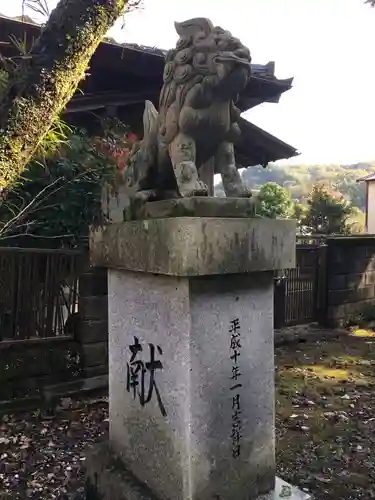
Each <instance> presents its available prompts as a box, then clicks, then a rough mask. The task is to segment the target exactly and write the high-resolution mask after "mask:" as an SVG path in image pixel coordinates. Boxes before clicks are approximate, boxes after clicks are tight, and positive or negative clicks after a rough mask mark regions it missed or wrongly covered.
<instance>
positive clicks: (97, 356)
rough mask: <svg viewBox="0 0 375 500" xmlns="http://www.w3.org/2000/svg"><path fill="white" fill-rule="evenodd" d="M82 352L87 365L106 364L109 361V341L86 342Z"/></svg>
mask: <svg viewBox="0 0 375 500" xmlns="http://www.w3.org/2000/svg"><path fill="white" fill-rule="evenodd" d="M82 354H83V363H84V365H85V367H91V366H100V365H105V364H107V363H108V343H107V342H98V343H96V344H84V345H83V346H82Z"/></svg>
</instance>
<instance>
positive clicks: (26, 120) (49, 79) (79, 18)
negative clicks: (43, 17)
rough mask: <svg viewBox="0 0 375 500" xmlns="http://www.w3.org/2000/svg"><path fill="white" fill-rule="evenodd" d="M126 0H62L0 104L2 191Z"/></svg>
mask: <svg viewBox="0 0 375 500" xmlns="http://www.w3.org/2000/svg"><path fill="white" fill-rule="evenodd" d="M126 3H127V0H60V2H59V4H58V5H57V7H56V8H55V10H54V11H53V12H52V14H51V16H50V18H49V20H48V21H47V24H46V25H45V27H44V29H43V30H42V33H41V35H40V37H39V39H38V40H37V42H36V44H35V46H34V48H33V49H32V52H31V54H30V55H31V58H30V64H29V66H28V69H26V71H25V70H23V71H22V72H21V71H19V72H18V74H17V72H16V75H15V77H14V78H12V81H11V82H10V86H9V88H8V90H7V93H6V94H5V97H4V99H3V100H2V102H1V107H0V193H1V192H2V191H3V190H5V191H6V188H7V187H9V186H10V185H11V184H12V183H13V182H14V181H15V180H16V179H17V178H18V177H19V176H20V174H22V172H23V171H24V169H25V166H26V165H27V163H28V162H29V160H30V159H31V157H32V156H33V154H34V153H35V151H36V149H37V148H38V145H39V143H40V141H41V140H42V139H43V137H44V136H45V134H46V133H47V132H48V130H49V129H50V127H51V125H52V124H53V122H54V120H55V119H56V118H57V116H58V115H59V113H60V112H61V111H62V110H63V109H64V107H65V106H66V105H67V103H68V101H69V100H70V99H71V97H72V96H73V94H74V92H75V90H76V88H77V85H78V84H79V82H80V80H81V79H82V78H83V77H84V75H85V70H86V68H87V66H88V64H89V61H90V59H91V56H92V55H93V53H94V52H95V50H96V48H97V46H98V45H99V43H100V41H101V40H102V38H103V37H104V35H105V34H106V32H107V31H108V29H109V28H110V27H111V26H112V25H113V24H114V22H115V21H116V19H117V18H118V17H119V16H120V15H121V14H122V13H123V12H124V10H125V6H126Z"/></svg>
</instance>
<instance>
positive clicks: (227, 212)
mask: <svg viewBox="0 0 375 500" xmlns="http://www.w3.org/2000/svg"><path fill="white" fill-rule="evenodd" d="M140 215H141V216H140V217H139V218H140V219H165V218H167V217H216V218H220V217H225V218H232V217H236V218H241V217H242V218H244V217H254V216H255V215H256V213H255V203H254V201H253V200H252V199H250V198H214V197H213V196H208V197H205V196H192V197H191V198H175V199H169V200H160V201H150V202H148V203H145V204H144V205H143V207H142V212H141V214H140Z"/></svg>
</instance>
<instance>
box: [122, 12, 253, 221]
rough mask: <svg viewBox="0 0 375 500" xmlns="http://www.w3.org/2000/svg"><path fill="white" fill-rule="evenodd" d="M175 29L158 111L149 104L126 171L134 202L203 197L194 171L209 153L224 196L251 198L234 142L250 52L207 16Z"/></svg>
mask: <svg viewBox="0 0 375 500" xmlns="http://www.w3.org/2000/svg"><path fill="white" fill-rule="evenodd" d="M175 27H176V30H177V33H178V35H179V36H180V39H179V41H178V42H177V45H176V49H175V50H171V51H170V52H169V53H168V56H167V58H166V62H165V68H164V77H163V87H162V89H161V92H160V99H159V112H158V111H157V110H156V109H155V107H154V105H153V104H152V102H150V101H146V107H145V113H144V115H143V124H144V133H143V139H142V141H141V143H140V144H139V147H137V148H136V149H134V150H133V154H132V155H131V157H130V163H129V164H128V167H127V168H126V170H125V178H126V185H127V186H129V187H130V188H132V191H130V196H131V198H132V201H136V202H141V203H142V201H147V200H151V199H165V198H171V197H176V196H178V195H180V196H182V197H189V196H195V195H198V196H201V195H205V194H207V191H208V190H207V186H206V185H205V184H203V182H202V180H201V179H200V177H199V169H200V167H201V166H203V164H205V163H206V162H207V161H209V160H210V159H211V158H212V159H213V160H214V170H215V171H216V172H217V173H220V174H221V176H222V181H223V187H224V191H225V194H226V195H227V196H238V197H248V196H250V195H251V193H250V190H249V189H248V188H247V187H246V186H245V184H244V182H243V180H242V178H241V176H240V174H239V172H238V170H237V166H236V159H235V155H234V142H236V141H237V139H238V138H239V136H240V133H241V131H240V127H239V124H238V122H239V120H240V115H241V111H240V110H239V109H238V108H237V107H236V105H235V102H237V100H238V98H239V95H240V94H241V93H242V92H243V91H244V89H245V88H246V86H247V84H248V82H249V79H250V75H251V66H250V61H251V57H250V51H249V49H248V48H247V47H245V46H244V45H243V44H242V43H241V42H240V40H238V38H234V37H233V36H232V35H231V34H230V33H229V32H228V31H226V30H223V29H222V28H220V27H217V26H216V27H215V26H214V25H213V24H212V23H211V21H210V20H209V19H205V18H196V19H189V20H188V21H185V22H183V23H175ZM202 58H203V59H202ZM197 77H198V79H197ZM136 204H138V203H136ZM135 212H137V210H135ZM135 216H136V217H137V214H136V213H135Z"/></svg>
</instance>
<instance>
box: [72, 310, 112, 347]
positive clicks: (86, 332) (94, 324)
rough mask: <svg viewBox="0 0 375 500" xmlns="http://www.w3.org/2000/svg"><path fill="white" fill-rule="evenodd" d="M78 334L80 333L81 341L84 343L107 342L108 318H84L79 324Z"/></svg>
mask: <svg viewBox="0 0 375 500" xmlns="http://www.w3.org/2000/svg"><path fill="white" fill-rule="evenodd" d="M107 307H108V305H107ZM106 316H107V315H106ZM78 334H79V341H80V342H81V343H83V344H93V343H95V342H106V341H107V340H108V320H107V319H96V320H91V319H88V320H84V321H82V322H81V324H80V326H79V332H78Z"/></svg>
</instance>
